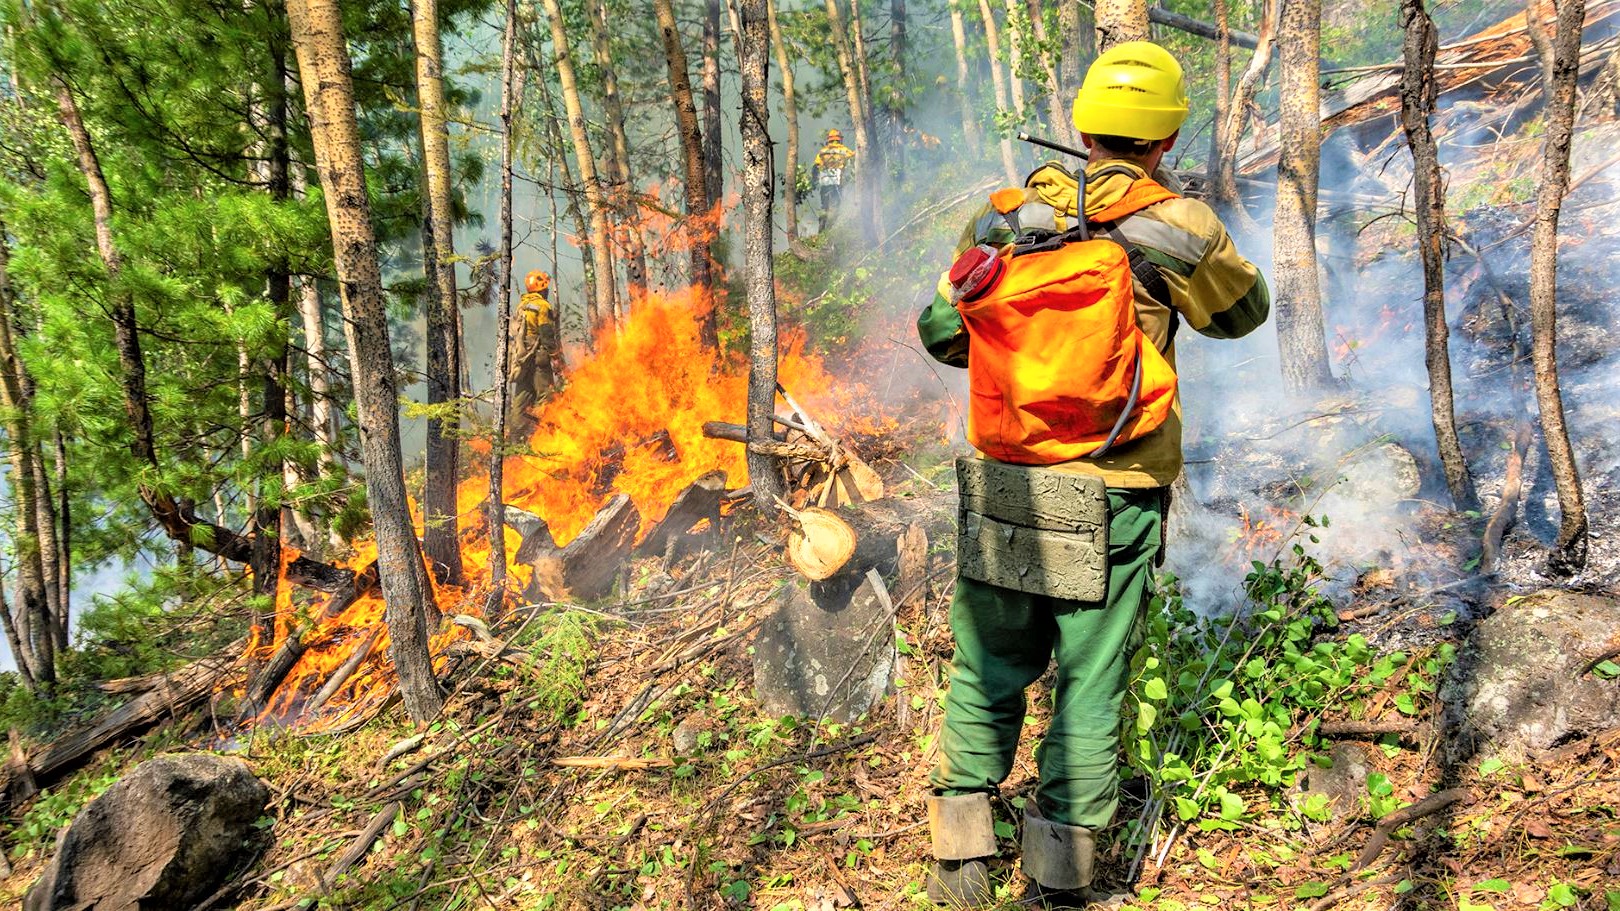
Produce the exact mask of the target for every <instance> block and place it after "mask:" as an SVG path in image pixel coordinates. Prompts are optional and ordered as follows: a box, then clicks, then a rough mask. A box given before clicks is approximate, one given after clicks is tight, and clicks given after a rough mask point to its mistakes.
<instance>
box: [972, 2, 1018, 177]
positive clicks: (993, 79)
mask: <svg viewBox="0 0 1620 911" xmlns="http://www.w3.org/2000/svg"><path fill="white" fill-rule="evenodd" d="M979 18H980V19H981V20H982V21H983V22H984V42H985V45H986V47H987V48H988V50H989V51H990V60H989V61H988V63H989V65H990V85H991V87H992V88H993V89H994V90H995V93H996V111H997V113H998V114H999V113H1000V112H1002V111H1007V110H1011V102H1010V101H1009V100H1008V98H1007V77H1006V75H1005V74H1003V73H1002V72H1001V31H1000V29H998V28H997V27H996V15H995V13H994V12H993V11H992V10H991V9H990V0H979ZM997 132H998V133H999V132H1000V130H999V129H998V130H997ZM1001 168H1002V170H1003V171H1005V172H1006V175H1007V186H1009V187H1016V186H1018V185H1019V184H1020V183H1022V182H1023V181H1022V180H1021V179H1020V176H1019V173H1018V164H1017V160H1016V159H1015V158H1014V157H1013V147H1012V140H1011V139H1009V138H1007V137H1006V136H1002V137H1001Z"/></svg>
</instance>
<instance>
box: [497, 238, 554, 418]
mask: <svg viewBox="0 0 1620 911" xmlns="http://www.w3.org/2000/svg"><path fill="white" fill-rule="evenodd" d="M523 291H524V293H523V297H522V298H521V299H520V300H519V301H518V310H517V314H516V315H517V319H516V320H515V325H514V326H513V327H512V328H513V332H512V334H511V345H512V348H511V351H510V354H509V358H508V361H507V363H508V364H510V367H509V368H508V369H509V370H510V371H511V375H510V376H509V377H508V380H507V382H508V384H509V386H510V388H511V393H512V408H513V412H514V413H515V415H516V416H515V417H514V419H513V421H512V435H513V436H515V437H519V438H522V437H526V436H528V435H529V433H530V432H532V431H533V430H534V426H535V421H534V415H533V410H534V407H535V406H536V405H538V404H540V403H541V402H543V401H545V400H546V398H547V397H549V396H550V395H551V393H552V392H554V391H556V389H557V385H558V382H559V381H560V380H561V378H562V336H561V333H559V332H558V330H557V313H556V310H555V308H554V307H553V306H552V303H551V297H550V294H551V276H549V275H547V274H546V273H545V272H543V271H541V270H539V269H536V270H534V271H533V272H530V273H529V274H528V276H527V277H526V278H525V279H524V280H523Z"/></svg>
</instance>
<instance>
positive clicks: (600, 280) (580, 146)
mask: <svg viewBox="0 0 1620 911" xmlns="http://www.w3.org/2000/svg"><path fill="white" fill-rule="evenodd" d="M545 8H546V18H547V19H549V20H551V46H552V49H553V51H554V52H555V54H556V59H555V65H556V67H557V82H558V84H559V85H560V86H561V87H562V96H563V110H564V111H566V112H567V114H568V132H569V134H570V136H571V138H572V139H573V142H574V162H575V164H577V165H578V166H579V182H580V184H581V185H582V186H583V187H584V188H585V207H586V209H587V210H588V211H587V213H586V214H587V216H588V217H589V219H590V226H591V268H592V269H593V270H594V271H593V273H592V283H593V284H594V285H595V286H596V308H597V318H598V319H600V320H601V321H602V322H603V324H605V325H611V324H612V322H613V313H614V310H615V309H616V308H615V305H614V296H615V289H614V280H613V248H612V247H611V246H610V245H609V240H608V213H607V201H606V200H605V199H604V198H603V193H602V182H601V180H600V179H599V178H598V176H597V168H596V155H595V153H594V152H592V151H591V140H590V136H589V135H588V134H587V133H586V132H585V108H584V106H583V105H582V104H581V103H580V99H579V83H578V81H577V80H576V79H575V78H574V55H573V52H572V51H571V50H570V49H569V45H568V32H567V30H566V29H565V28H564V27H563V17H562V6H561V4H560V3H559V2H558V0H545ZM591 328H592V329H593V330H594V329H596V328H597V327H595V326H593V327H591Z"/></svg>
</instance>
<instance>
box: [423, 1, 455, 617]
mask: <svg viewBox="0 0 1620 911" xmlns="http://www.w3.org/2000/svg"><path fill="white" fill-rule="evenodd" d="M411 34H412V36H413V37H414V38H415V40H416V98H417V102H418V103H419V105H420V107H421V115H420V117H419V118H418V119H419V121H420V123H421V130H422V171H423V175H424V177H425V178H426V180H425V183H426V185H427V192H426V193H425V194H424V195H423V207H424V208H425V209H426V215H427V218H426V224H425V229H424V230H423V232H422V234H423V238H422V241H423V243H422V253H423V257H422V259H423V265H424V267H425V268H426V270H427V280H428V313H427V360H428V363H427V387H428V389H427V393H428V404H429V405H450V406H452V407H450V408H444V409H438V410H436V411H435V413H434V416H432V417H429V418H428V426H427V469H426V480H425V481H424V482H423V488H422V526H423V527H422V549H423V551H424V552H425V553H426V554H427V559H428V566H429V567H430V568H431V569H432V571H433V576H434V578H436V579H438V580H439V581H440V582H443V583H447V584H450V585H460V584H461V545H460V544H459V543H458V535H459V533H460V523H459V522H458V520H457V516H456V480H457V465H456V463H457V461H458V460H457V456H458V454H459V452H458V450H459V449H460V439H459V435H458V431H459V429H460V425H461V421H460V419H459V418H457V417H456V413H455V411H454V404H455V403H456V402H457V401H459V400H460V398H461V363H460V361H461V358H460V352H461V340H460V339H459V338H457V335H458V333H457V332H456V324H457V320H456V309H457V308H456V261H455V256H456V246H455V209H454V199H455V191H454V190H453V189H452V187H451V177H452V175H451V170H450V167H451V166H450V124H449V120H448V117H449V112H448V111H447V110H446V109H445V100H444V65H443V56H444V52H443V49H442V44H441V41H440V38H439V4H438V0H411ZM440 412H442V414H441V413H440Z"/></svg>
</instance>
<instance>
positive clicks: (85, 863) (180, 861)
mask: <svg viewBox="0 0 1620 911" xmlns="http://www.w3.org/2000/svg"><path fill="white" fill-rule="evenodd" d="M269 800H270V792H269V791H268V790H267V789H266V788H265V786H264V784H263V782H261V781H259V779H258V778H256V777H255V776H254V775H253V773H252V772H250V771H248V767H247V764H246V763H244V762H242V761H241V760H239V759H227V758H224V757H220V756H213V755H208V754H203V753H194V754H179V755H172V756H159V757H158V758H156V759H151V760H148V761H146V762H143V763H141V764H140V765H139V766H136V767H135V770H134V771H132V772H130V773H129V774H128V775H125V776H124V777H123V778H122V779H120V780H119V781H118V782H117V783H116V784H114V785H113V786H112V787H111V788H109V789H108V790H107V792H106V793H105V794H102V795H101V796H100V797H98V798H96V799H95V800H93V801H91V802H90V804H89V805H88V806H86V807H85V808H84V809H83V810H82V811H80V812H79V815H78V817H76V818H75V819H74V820H73V823H72V825H70V826H68V828H67V829H66V830H65V831H64V832H63V833H62V835H61V836H60V837H59V838H58V839H57V846H56V856H55V857H54V858H53V859H52V860H51V862H50V865H49V866H47V867H46V869H45V874H44V875H43V876H41V877H40V879H39V882H37V883H35V884H34V887H33V888H32V889H30V890H29V891H28V895H27V897H26V898H25V899H24V900H23V908H24V911H154V909H158V908H173V909H182V908H190V907H192V906H193V905H195V904H197V903H199V902H201V901H202V900H203V899H205V898H207V897H208V896H209V895H211V894H212V893H213V892H214V891H215V890H217V889H218V888H219V887H220V886H221V885H222V884H224V882H225V881H226V879H227V878H228V877H230V876H232V875H234V874H236V873H237V872H239V871H241V870H243V869H245V868H246V867H247V865H248V864H249V863H251V862H252V861H253V859H254V858H256V857H257V856H258V854H259V852H260V850H262V849H263V847H264V840H263V837H262V834H261V831H260V830H259V829H258V828H257V827H256V825H255V823H257V822H258V820H259V817H260V816H262V815H263V814H264V809H265V805H266V804H267V803H268V802H269Z"/></svg>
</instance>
